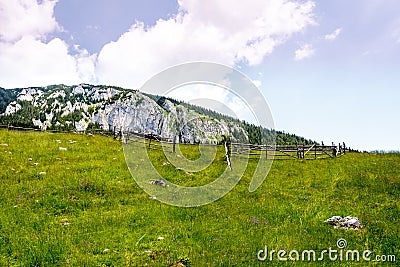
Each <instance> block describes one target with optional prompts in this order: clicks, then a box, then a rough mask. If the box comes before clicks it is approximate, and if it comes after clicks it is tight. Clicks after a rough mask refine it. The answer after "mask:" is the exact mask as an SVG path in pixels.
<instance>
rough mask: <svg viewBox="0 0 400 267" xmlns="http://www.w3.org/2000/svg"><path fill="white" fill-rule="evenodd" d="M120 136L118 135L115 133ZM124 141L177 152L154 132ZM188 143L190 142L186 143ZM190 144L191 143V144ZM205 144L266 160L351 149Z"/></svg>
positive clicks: (129, 135)
mask: <svg viewBox="0 0 400 267" xmlns="http://www.w3.org/2000/svg"><path fill="white" fill-rule="evenodd" d="M114 137H115V138H118V136H117V135H114ZM120 138H121V139H123V142H144V143H146V144H148V148H149V149H163V150H164V151H167V152H172V153H175V151H176V145H177V143H176V142H174V141H173V140H171V139H166V138H162V137H160V136H157V135H154V134H140V133H131V132H129V133H125V134H124V137H123V138H122V134H121V136H120ZM184 145H188V144H184ZM189 145H190V144H189ZM202 145H204V146H221V147H224V148H225V152H226V154H227V156H228V157H229V156H231V155H232V154H233V155H239V156H240V155H243V156H249V157H250V158H263V159H266V160H272V159H274V160H275V159H278V160H280V159H286V160H288V159H303V160H310V159H325V158H335V157H340V156H342V155H344V154H345V153H346V151H349V149H348V148H346V144H345V143H343V144H338V145H337V146H336V145H335V144H333V143H332V145H330V146H327V145H318V144H312V145H268V144H266V145H258V144H243V143H230V142H229V141H225V142H223V143H222V144H219V145H216V144H202Z"/></svg>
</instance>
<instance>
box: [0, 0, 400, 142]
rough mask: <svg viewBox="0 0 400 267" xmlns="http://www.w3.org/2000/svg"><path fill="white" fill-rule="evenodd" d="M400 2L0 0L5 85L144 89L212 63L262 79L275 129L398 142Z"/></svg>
mask: <svg viewBox="0 0 400 267" xmlns="http://www.w3.org/2000/svg"><path fill="white" fill-rule="evenodd" d="M398 10H400V2H399V1H397V0H353V1H344V0H335V1H317V0H315V1H312V0H309V1H306V0H304V1H295V0H291V1H289V0H251V1H236V2H234V1H228V0H202V1H200V0H180V1H173V0H149V1H129V0H117V1H106V0H85V1H83V0H81V1H79V0H58V1H51V0H41V1H36V0H21V1H7V0H0V25H1V26H0V73H2V75H1V76H0V86H1V87H5V88H13V87H27V86H43V85H48V84H56V83H64V84H78V83H81V82H87V83H94V84H112V85H119V86H123V87H129V88H139V87H140V86H141V85H142V84H143V82H145V81H146V80H147V79H148V78H150V77H151V76H152V75H154V74H156V73H157V72H159V71H161V70H163V69H165V68H167V67H169V66H172V65H176V64H179V63H184V62H190V61H193V60H201V61H212V62H217V63H222V64H226V65H228V66H232V67H235V68H238V69H240V70H241V71H242V72H243V73H244V74H246V75H248V77H250V78H251V79H253V80H254V81H255V83H256V84H257V85H258V86H259V89H260V90H261V92H262V93H263V94H264V96H265V97H266V100H267V102H268V103H269V105H270V107H271V110H272V113H273V115H274V122H275V127H276V129H279V130H285V131H287V132H291V133H296V134H299V135H302V136H305V137H307V138H311V139H315V140H317V141H324V142H325V143H330V142H335V143H337V142H339V141H340V142H346V143H347V144H348V145H350V146H351V147H354V148H358V149H361V150H364V149H365V150H374V149H382V150H400V140H399V139H400V138H399V132H400V123H399V118H398V116H399V115H400V105H399V101H400V75H399V74H398V73H400V61H399V59H400V13H399V12H398ZM197 93H198V91H197ZM190 94H191V92H190V90H188V93H187V95H186V97H190ZM215 95H216V98H217V100H219V101H224V100H225V101H229V97H228V96H227V95H226V94H223V93H220V92H218V93H216V94H215ZM182 96H184V94H182ZM197 96H198V95H197ZM191 97H193V95H192V96H191ZM198 97H200V96H198ZM228 106H229V103H228Z"/></svg>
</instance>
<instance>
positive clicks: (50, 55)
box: [0, 36, 93, 88]
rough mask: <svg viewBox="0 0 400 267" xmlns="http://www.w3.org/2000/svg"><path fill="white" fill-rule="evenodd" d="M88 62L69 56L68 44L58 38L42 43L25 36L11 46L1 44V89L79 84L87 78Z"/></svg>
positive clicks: (86, 57) (81, 56) (88, 76)
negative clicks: (83, 78)
mask: <svg viewBox="0 0 400 267" xmlns="http://www.w3.org/2000/svg"><path fill="white" fill-rule="evenodd" d="M91 60H93V58H91V57H90V56H84V55H83V54H82V53H81V54H79V55H78V56H75V57H74V56H71V55H69V54H68V46H67V44H65V42H64V41H62V40H60V39H58V38H55V39H53V40H51V41H50V42H48V43H43V42H41V41H39V40H36V39H34V38H33V37H31V36H27V37H23V38H22V39H21V40H19V41H18V42H16V43H13V44H9V43H0V72H1V78H0V85H1V86H2V87H5V88H12V87H19V86H21V87H23V86H43V85H48V84H56V83H65V84H74V83H79V82H81V81H82V79H81V77H84V76H85V75H86V77H85V78H90V71H91V69H90V67H88V66H87V65H88V62H89V63H90V61H91ZM89 65H90V64H89ZM91 65H92V66H93V61H92V62H91Z"/></svg>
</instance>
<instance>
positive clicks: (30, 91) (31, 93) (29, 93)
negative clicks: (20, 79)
mask: <svg viewBox="0 0 400 267" xmlns="http://www.w3.org/2000/svg"><path fill="white" fill-rule="evenodd" d="M42 95H43V91H41V90H37V89H35V88H26V89H23V90H22V91H21V92H20V93H19V94H18V97H17V100H20V101H28V102H32V101H33V100H36V99H38V98H39V97H41V96H42Z"/></svg>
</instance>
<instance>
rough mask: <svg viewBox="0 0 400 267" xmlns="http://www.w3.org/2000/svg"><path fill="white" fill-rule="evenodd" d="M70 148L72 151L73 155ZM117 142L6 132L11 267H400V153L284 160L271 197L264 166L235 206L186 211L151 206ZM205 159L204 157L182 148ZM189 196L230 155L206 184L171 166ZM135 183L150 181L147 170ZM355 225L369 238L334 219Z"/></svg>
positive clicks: (227, 201) (0, 216) (1, 147)
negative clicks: (363, 254)
mask: <svg viewBox="0 0 400 267" xmlns="http://www.w3.org/2000/svg"><path fill="white" fill-rule="evenodd" d="M59 147H64V148H67V150H66V151H63V150H59ZM122 149H123V148H122V145H121V143H120V142H118V141H115V140H113V139H112V138H109V137H103V136H86V135H80V134H50V133H31V132H12V131H5V130H2V131H0V170H1V181H0V204H1V205H0V266H169V265H170V264H172V266H188V265H190V266H267V265H272V266H286V265H289V266H291V265H296V266H302V265H312V266H349V265H355V266H365V265H367V263H366V262H363V261H361V262H360V263H357V262H345V261H343V262H340V261H339V262H338V261H336V262H331V261H330V260H329V258H328V257H326V258H325V260H324V261H322V262H315V263H313V262H310V263H308V262H307V263H306V262H301V261H300V262H281V261H278V260H277V258H276V257H275V258H274V260H273V261H269V260H267V261H264V262H262V261H259V260H258V259H257V252H258V251H259V250H261V249H264V247H265V246H266V245H267V246H268V248H269V249H274V250H280V249H283V250H286V251H288V252H289V251H291V250H298V251H302V250H315V251H322V250H324V249H329V247H332V248H336V241H337V240H338V239H340V238H344V239H346V240H347V243H348V246H347V248H346V249H351V250H359V251H364V250H366V249H369V250H371V251H372V252H373V254H372V256H371V258H372V257H375V255H395V256H397V258H396V260H397V261H396V262H391V263H386V264H383V263H378V262H370V264H372V265H374V264H375V265H385V266H386V265H393V266H394V265H396V264H397V266H399V265H400V154H384V155H382V154H378V155H374V154H357V153H348V154H346V155H345V156H343V157H340V158H337V159H325V160H309V161H300V160H282V161H277V160H276V161H274V163H273V165H272V168H271V171H270V173H269V175H268V177H267V179H266V180H265V181H264V183H263V184H262V186H261V187H260V188H258V190H257V191H255V192H253V193H250V192H249V191H248V186H249V183H250V180H251V175H252V170H253V169H254V166H255V164H256V162H255V161H250V163H249V165H248V168H247V171H246V173H245V175H244V177H243V178H242V179H241V180H240V182H239V183H238V185H237V186H236V187H235V188H234V189H233V190H232V191H231V192H229V193H228V194H227V195H226V196H225V197H223V198H221V199H219V200H218V201H216V202H213V203H211V204H209V205H206V206H201V207H194V208H181V207H174V206H169V205H166V204H162V203H160V202H159V201H157V200H154V199H151V198H150V197H149V195H147V194H146V193H145V192H144V191H143V190H142V189H141V188H139V186H138V184H137V183H136V182H135V180H134V179H133V178H132V176H131V174H130V172H129V170H128V167H127V165H126V163H125V159H124V154H123V150H122ZM182 153H183V154H184V155H187V156H188V157H190V158H192V159H195V158H196V157H197V155H198V153H199V152H198V149H196V148H195V147H193V146H186V147H185V146H184V147H182ZM151 158H152V159H153V161H154V164H155V165H157V166H158V167H157V168H158V169H159V171H160V173H162V174H163V175H165V176H168V177H166V178H168V179H171V180H173V181H174V182H176V183H180V184H182V185H196V184H206V183H208V182H210V181H211V180H212V177H213V175H214V174H218V173H221V172H222V171H223V170H224V169H225V167H226V162H225V161H224V157H223V151H218V152H217V157H216V160H215V162H214V164H212V166H211V167H210V168H208V169H207V170H205V171H202V172H200V173H198V174H196V173H195V174H191V173H189V174H188V173H185V172H182V171H181V170H177V169H176V168H174V167H173V166H172V165H163V163H164V162H166V159H165V157H164V156H163V154H161V152H160V151H157V150H154V151H152V152H151ZM132 172H133V174H134V175H135V174H137V175H140V168H138V170H137V172H135V170H132ZM333 215H340V216H347V215H349V216H355V217H358V218H359V219H360V220H361V222H362V223H363V225H364V228H363V229H362V230H360V231H354V230H344V229H333V228H332V227H330V226H328V225H326V224H325V223H324V220H325V219H327V218H329V217H331V216H333Z"/></svg>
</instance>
